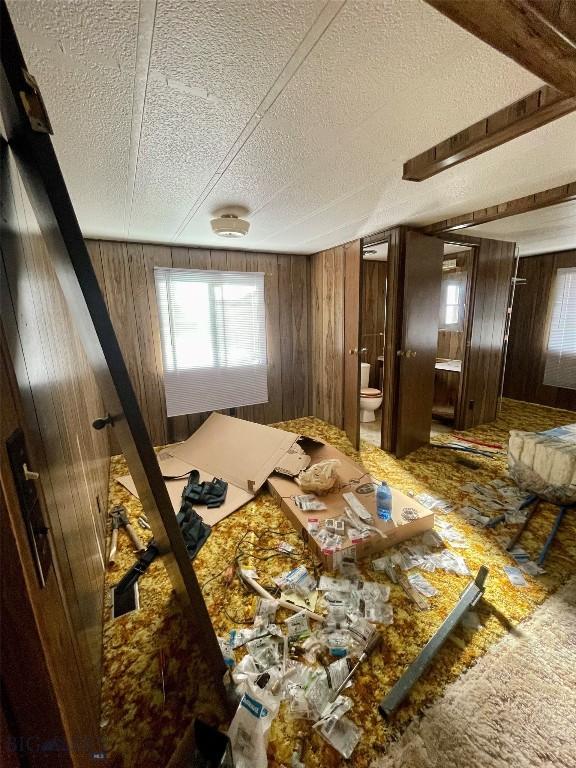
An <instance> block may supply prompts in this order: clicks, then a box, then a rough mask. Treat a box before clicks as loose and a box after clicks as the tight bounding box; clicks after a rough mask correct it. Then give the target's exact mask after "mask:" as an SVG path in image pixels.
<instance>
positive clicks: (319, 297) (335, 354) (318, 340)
mask: <svg viewBox="0 0 576 768" xmlns="http://www.w3.org/2000/svg"><path fill="white" fill-rule="evenodd" d="M344 258H345V255H344V246H343V245H342V246H337V247H336V248H330V249H328V250H327V251H321V252H320V253H316V254H314V255H313V256H311V257H310V259H311V262H310V288H309V292H310V320H309V323H310V331H311V332H310V344H311V366H310V390H311V392H312V408H313V415H314V416H318V417H319V418H321V419H324V420H325V421H328V422H329V423H331V424H335V425H336V426H337V427H342V426H343V424H344V412H343V397H344Z"/></svg>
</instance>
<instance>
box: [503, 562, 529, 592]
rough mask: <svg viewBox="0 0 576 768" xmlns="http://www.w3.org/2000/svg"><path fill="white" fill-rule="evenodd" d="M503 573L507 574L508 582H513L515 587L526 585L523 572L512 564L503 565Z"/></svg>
mask: <svg viewBox="0 0 576 768" xmlns="http://www.w3.org/2000/svg"><path fill="white" fill-rule="evenodd" d="M504 573H505V574H506V576H508V579H509V581H510V584H513V585H514V586H515V587H526V586H528V582H527V581H526V579H525V578H524V574H523V573H522V571H521V570H520V568H516V567H515V566H513V565H505V566H504Z"/></svg>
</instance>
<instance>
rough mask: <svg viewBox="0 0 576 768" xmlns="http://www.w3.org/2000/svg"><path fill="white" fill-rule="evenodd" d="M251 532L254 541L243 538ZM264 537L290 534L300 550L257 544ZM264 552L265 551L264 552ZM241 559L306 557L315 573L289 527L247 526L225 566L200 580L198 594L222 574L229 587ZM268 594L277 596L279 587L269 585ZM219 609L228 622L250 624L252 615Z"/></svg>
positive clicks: (295, 559)
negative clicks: (255, 527)
mask: <svg viewBox="0 0 576 768" xmlns="http://www.w3.org/2000/svg"><path fill="white" fill-rule="evenodd" d="M251 535H253V536H254V537H255V539H256V541H253V542H250V541H246V539H247V538H248V537H249V536H251ZM266 536H272V537H282V538H288V537H289V536H292V537H293V538H297V539H298V543H299V544H301V549H300V551H298V552H286V551H283V550H279V549H278V547H272V546H265V545H263V544H260V542H261V541H262V539H263V538H264V537H266ZM264 553H268V554H264ZM244 558H250V559H251V560H256V561H257V562H269V561H271V560H275V559H284V560H289V561H291V562H293V563H297V562H302V560H307V561H308V562H309V563H310V564H311V567H312V568H313V570H314V571H315V572H316V571H317V570H318V567H319V564H317V563H316V562H314V561H313V560H312V556H311V553H310V551H309V550H308V548H307V547H306V544H305V542H304V540H303V538H302V536H301V535H299V534H298V533H297V532H296V531H295V530H294V529H293V528H287V529H283V530H279V529H275V528H265V529H264V530H255V529H254V528H247V529H246V531H245V532H244V533H243V535H242V536H241V537H240V539H239V540H238V541H237V542H236V545H235V547H234V557H233V558H232V559H231V560H229V561H228V562H227V563H226V565H225V566H224V567H223V568H222V569H221V570H220V571H218V573H216V574H214V575H213V576H210V578H208V579H207V580H206V581H205V582H203V583H202V584H201V586H200V590H201V592H202V593H204V590H205V588H206V587H207V586H208V584H210V583H212V582H214V581H217V580H218V579H220V578H222V577H223V576H224V575H225V574H227V573H228V577H227V583H226V584H225V587H226V589H227V590H229V589H230V588H231V587H232V583H233V580H234V578H235V577H236V576H238V574H239V571H240V569H241V567H242V560H244ZM238 580H239V583H240V585H241V586H242V588H243V590H244V591H245V592H246V593H249V594H250V595H252V592H251V591H249V590H248V588H247V587H246V586H245V585H244V583H243V582H242V580H241V579H240V578H239V579H238ZM268 591H270V593H271V594H272V595H273V596H275V597H276V596H279V594H280V589H279V588H278V586H277V585H274V587H273V588H271V589H269V590H268ZM221 611H222V613H223V614H224V616H226V618H227V619H228V620H229V621H231V622H232V623H233V624H252V622H253V621H254V616H253V615H250V616H249V617H246V616H243V617H241V618H240V617H237V616H231V615H230V614H229V613H228V611H227V609H226V607H225V606H224V605H223V606H222V607H221Z"/></svg>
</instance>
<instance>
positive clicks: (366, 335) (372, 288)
mask: <svg viewBox="0 0 576 768" xmlns="http://www.w3.org/2000/svg"><path fill="white" fill-rule="evenodd" d="M473 255H474V251H473V249H471V248H465V247H463V246H459V245H453V244H449V243H446V244H445V246H444V261H443V264H442V287H441V292H440V306H439V308H438V348H437V353H436V366H435V371H434V400H433V405H432V412H431V424H430V434H431V436H433V435H434V434H438V433H443V432H450V431H452V430H453V429H454V428H458V403H459V395H460V388H461V382H462V368H463V360H464V352H465V348H466V326H467V312H466V309H467V306H468V303H469V302H468V292H469V289H470V275H471V273H472V265H473ZM362 259H363V261H362V269H363V280H362V295H361V304H360V311H361V326H360V327H361V364H360V438H361V439H362V440H366V441H367V442H369V443H372V444H373V445H376V446H378V447H380V446H381V439H382V438H381V430H382V407H383V406H382V401H383V384H384V382H383V370H384V365H383V363H384V343H385V335H384V329H385V325H386V290H387V275H388V243H387V242H384V243H380V244H378V245H372V244H371V245H369V246H367V247H366V248H365V249H364V250H363V252H362Z"/></svg>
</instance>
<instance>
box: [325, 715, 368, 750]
mask: <svg viewBox="0 0 576 768" xmlns="http://www.w3.org/2000/svg"><path fill="white" fill-rule="evenodd" d="M318 730H319V732H320V733H321V734H322V736H323V737H324V739H326V741H327V742H328V744H330V745H331V746H332V747H334V749H335V750H336V751H337V752H339V753H340V754H341V755H342V757H345V758H346V759H348V758H349V757H351V755H352V752H354V750H355V749H356V745H357V744H358V742H359V741H360V736H361V735H362V731H361V730H360V728H358V726H357V725H355V724H354V723H353V722H352V720H349V719H348V718H347V717H341V718H340V719H339V720H336V721H333V720H330V719H329V720H327V722H326V723H325V724H324V725H323V726H322V727H321V728H319V729H318Z"/></svg>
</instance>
